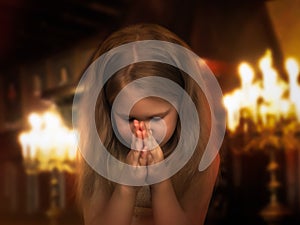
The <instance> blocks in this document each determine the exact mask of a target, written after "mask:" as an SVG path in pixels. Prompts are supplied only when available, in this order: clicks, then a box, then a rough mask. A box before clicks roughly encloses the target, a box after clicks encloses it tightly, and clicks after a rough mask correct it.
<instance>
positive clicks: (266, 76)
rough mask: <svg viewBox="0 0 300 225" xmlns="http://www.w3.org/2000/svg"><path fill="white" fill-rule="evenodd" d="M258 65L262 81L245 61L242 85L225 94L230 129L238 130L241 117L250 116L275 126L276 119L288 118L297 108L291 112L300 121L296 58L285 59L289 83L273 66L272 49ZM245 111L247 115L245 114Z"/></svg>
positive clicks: (264, 123)
mask: <svg viewBox="0 0 300 225" xmlns="http://www.w3.org/2000/svg"><path fill="white" fill-rule="evenodd" d="M258 67H259V69H260V71H261V73H262V80H255V75H254V69H253V68H252V67H251V66H250V65H249V64H248V63H246V62H242V63H241V64H240V65H239V67H238V71H239V75H240V80H241V87H239V88H237V89H235V90H233V91H232V92H231V93H228V94H226V95H225V96H224V99H223V101H224V105H225V108H226V109H227V121H228V129H229V130H230V131H235V130H236V128H237V127H238V125H239V122H240V119H241V117H242V116H247V117H248V118H249V119H251V120H252V121H254V122H255V123H258V122H260V123H261V124H262V125H263V126H275V123H276V122H278V121H279V120H280V119H281V118H287V117H288V116H289V115H290V114H291V111H292V109H294V111H295V112H292V113H294V114H296V115H297V119H298V121H300V85H299V84H298V76H299V66H298V64H297V62H296V60H294V59H288V60H286V70H287V72H288V74H289V83H286V82H285V81H284V80H282V79H280V77H279V76H278V73H277V71H276V70H275V69H274V68H273V65H272V54H271V51H270V50H267V51H266V53H265V55H264V56H263V57H262V58H261V59H260V60H259V63H258ZM286 92H289V99H287V98H285V97H284V96H285V93H286ZM245 111H246V112H247V113H246V115H245V114H243V112H245ZM242 114H243V115H242Z"/></svg>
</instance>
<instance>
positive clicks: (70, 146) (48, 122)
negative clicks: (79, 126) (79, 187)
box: [19, 111, 77, 170]
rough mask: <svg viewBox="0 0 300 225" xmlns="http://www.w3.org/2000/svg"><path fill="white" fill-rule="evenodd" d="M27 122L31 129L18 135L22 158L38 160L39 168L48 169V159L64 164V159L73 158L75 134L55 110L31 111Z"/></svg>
mask: <svg viewBox="0 0 300 225" xmlns="http://www.w3.org/2000/svg"><path fill="white" fill-rule="evenodd" d="M28 122H29V124H30V125H31V130H29V131H27V132H22V133H21V134H20V135H19V142H20V144H21V146H22V155H23V158H24V160H37V161H39V164H40V165H39V166H40V169H41V170H48V168H49V162H50V161H55V162H57V163H58V164H64V161H65V160H75V156H76V153H77V141H76V136H75V135H73V133H74V131H73V130H71V129H69V128H67V127H66V126H65V125H64V124H63V122H62V119H61V118H60V116H59V114H58V113H57V112H53V111H47V112H45V113H43V114H37V113H31V114H30V115H29V116H28ZM58 166H59V165H58Z"/></svg>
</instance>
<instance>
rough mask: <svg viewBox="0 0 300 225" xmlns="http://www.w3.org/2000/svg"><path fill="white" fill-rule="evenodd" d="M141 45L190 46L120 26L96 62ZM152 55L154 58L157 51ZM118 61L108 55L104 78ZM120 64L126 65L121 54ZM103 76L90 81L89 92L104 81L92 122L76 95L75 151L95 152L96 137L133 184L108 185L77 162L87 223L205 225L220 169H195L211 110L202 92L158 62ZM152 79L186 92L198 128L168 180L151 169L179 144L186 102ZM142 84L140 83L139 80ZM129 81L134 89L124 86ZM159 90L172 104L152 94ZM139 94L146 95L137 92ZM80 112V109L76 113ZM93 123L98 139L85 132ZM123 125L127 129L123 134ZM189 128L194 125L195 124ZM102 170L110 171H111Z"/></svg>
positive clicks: (149, 28)
mask: <svg viewBox="0 0 300 225" xmlns="http://www.w3.org/2000/svg"><path fill="white" fill-rule="evenodd" d="M143 40H159V41H164V42H171V43H174V44H177V45H180V46H183V47H186V48H188V46H187V45H186V44H185V43H184V42H183V41H182V40H180V39H179V38H178V37H177V36H176V35H175V34H173V33H171V32H170V31H168V30H167V29H165V28H163V27H161V26H158V25H153V24H139V25H134V26H130V27H126V28H123V29H121V30H119V31H117V32H115V33H113V34H112V35H111V36H109V37H108V38H107V39H106V40H105V41H104V42H103V43H102V45H101V46H100V48H99V49H98V50H97V52H96V54H95V57H94V60H96V59H98V58H99V57H100V56H101V55H102V54H104V53H106V52H108V51H110V50H112V49H114V48H116V47H119V46H122V45H124V44H127V43H132V42H136V41H143ZM132 51H133V52H134V51H137V50H136V49H133V50H132ZM151 54H154V55H155V54H156V52H155V51H154V52H153V53H151ZM135 55H136V57H139V52H137V53H136V52H134V56H135ZM167 55H168V54H167ZM106 57H109V56H106ZM122 57H124V55H120V56H119V55H118V54H116V55H113V56H111V58H108V59H107V60H106V61H105V62H106V64H105V63H104V64H101V65H99V66H98V67H99V69H100V70H102V71H104V72H103V74H107V73H109V72H108V71H109V69H108V67H109V66H108V64H109V63H112V62H113V61H114V60H120V58H121V59H122ZM170 57H172V56H171V55H170ZM123 60H126V56H125V58H124V59H123ZM98 67H97V68H98ZM105 76H106V75H100V76H96V77H94V78H93V80H91V86H92V87H96V86H97V85H99V83H101V82H102V84H103V88H102V89H101V91H100V93H99V92H98V93H99V95H98V97H97V102H96V104H95V116H94V118H93V119H92V120H88V119H85V112H84V110H86V108H87V107H86V105H85V104H86V102H87V101H88V100H89V99H87V98H85V97H82V99H80V105H79V106H77V107H78V109H79V113H78V117H79V118H80V121H79V122H78V124H79V125H78V127H80V128H81V131H79V133H80V142H81V143H80V147H81V151H85V152H88V151H90V150H91V149H93V148H95V143H96V138H100V140H101V142H102V143H103V145H104V147H105V149H107V151H108V152H109V153H110V155H111V158H112V159H113V158H116V159H118V160H119V161H120V162H123V163H125V164H126V165H129V166H131V168H133V169H132V170H130V171H126V172H125V170H121V171H122V173H121V174H120V177H121V178H122V179H123V180H126V179H127V178H128V179H129V177H131V178H133V180H132V181H133V184H132V182H131V183H130V182H127V183H126V182H116V181H111V180H110V179H107V178H106V176H105V174H99V173H97V172H96V171H95V168H94V166H93V165H92V166H91V164H90V163H87V161H86V160H84V159H83V160H81V168H80V176H79V180H78V184H79V185H78V187H79V188H78V193H79V199H80V203H81V206H82V210H83V216H84V222H85V224H86V225H132V224H139V225H146V224H148V225H150V224H153V225H154V224H155V225H166V224H172V225H201V224H203V223H204V221H205V216H206V213H207V210H208V206H209V202H210V199H211V195H212V191H213V188H214V185H215V181H216V177H217V174H218V169H219V156H218V155H217V157H215V158H214V160H213V161H212V163H211V164H210V166H209V167H208V168H207V169H206V170H204V171H202V172H199V171H198V165H199V162H200V159H201V157H202V155H203V153H204V149H205V147H206V145H207V142H208V138H209V134H210V130H211V127H210V122H211V116H210V110H209V107H208V102H207V100H206V99H205V97H204V94H203V92H202V91H201V89H200V88H199V86H198V85H197V84H196V82H195V81H194V80H193V79H191V78H190V77H189V76H188V75H187V74H186V73H184V72H183V71H182V70H180V69H178V68H177V67H174V66H172V65H170V64H167V63H161V62H156V61H141V62H137V63H133V64H130V65H128V66H125V67H123V68H120V69H119V70H118V71H117V72H116V73H114V74H113V76H111V77H109V78H107V77H105ZM156 78H159V79H161V80H163V81H165V80H166V79H168V80H170V81H172V82H171V83H170V85H169V86H172V87H176V88H179V89H178V90H180V89H182V90H184V91H185V92H186V93H187V94H188V95H189V97H190V98H191V100H192V102H193V104H194V106H195V109H196V112H197V117H198V118H199V126H200V127H199V130H201V132H199V133H198V132H193V133H195V136H197V143H196V146H195V150H194V152H193V154H192V157H190V158H189V160H188V162H187V163H185V165H184V166H183V167H182V168H181V169H180V170H179V171H177V172H175V173H174V175H173V176H171V177H166V178H165V177H164V176H163V173H164V171H163V170H158V169H157V168H161V167H155V166H156V165H160V166H161V165H164V162H165V160H167V159H168V158H170V157H171V155H172V154H173V153H174V149H176V146H177V145H178V144H179V143H180V142H181V140H180V135H181V131H183V126H184V122H186V121H183V120H182V118H181V117H180V116H179V113H178V112H179V111H180V110H181V109H184V108H185V107H183V105H184V104H185V102H186V101H185V100H183V97H182V96H183V94H182V93H178V92H177V91H176V90H177V89H176V88H175V89H172V88H171V89H168V88H167V89H166V90H161V89H164V88H160V87H161V86H160V85H161V83H164V82H156V83H155V82H154V81H155V79H156ZM142 79H144V81H145V80H146V82H145V83H143V82H142V83H138V82H139V81H140V80H142ZM134 82H137V83H134ZM131 83H134V85H131V86H130V84H131ZM169 86H168V84H167V87H169ZM169 90H170V91H169ZM174 90H175V91H174ZM144 91H145V92H144ZM147 91H149V92H147ZM160 91H162V93H164V94H166V96H168V97H166V98H169V99H170V100H166V98H164V97H161V96H160V94H156V93H157V92H160ZM140 92H143V93H144V94H142V95H141V94H140ZM145 93H146V94H145ZM147 93H150V94H149V95H147ZM151 93H152V94H151ZM116 102H118V104H115V103H116ZM128 102H129V103H130V104H131V105H130V107H129V106H128V104H129V103H128ZM80 110H83V112H81V113H80ZM190 120H191V121H192V118H190ZM93 122H96V128H97V132H98V133H97V136H98V137H94V136H93V135H92V134H91V131H90V127H91V126H92V124H91V123H93ZM187 122H188V121H187ZM128 124H129V128H130V129H126V128H128ZM189 126H193V122H192V123H190V125H189ZM191 136H193V135H191ZM183 141H186V142H188V141H187V140H183ZM184 150H185V149H181V150H180V151H181V152H184ZM101 160H102V161H101ZM176 163H177V162H176ZM176 163H175V164H176ZM95 164H98V165H99V164H101V165H102V164H105V165H106V167H110V166H111V165H112V164H110V160H103V158H102V159H101V158H99V162H98V161H97V160H95ZM106 172H107V174H109V173H110V169H109V168H108V169H107V171H106ZM160 175H161V176H163V177H164V178H163V179H160V180H159V181H158V182H157V179H156V177H159V176H160ZM128 179H127V180H128ZM140 181H141V182H140ZM134 182H136V184H137V185H135V183H134ZM140 184H144V185H140Z"/></svg>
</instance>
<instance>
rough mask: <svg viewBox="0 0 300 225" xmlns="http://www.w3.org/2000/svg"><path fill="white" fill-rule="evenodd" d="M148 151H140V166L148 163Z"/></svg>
mask: <svg viewBox="0 0 300 225" xmlns="http://www.w3.org/2000/svg"><path fill="white" fill-rule="evenodd" d="M147 155H148V153H147V151H144V150H143V151H141V152H140V157H139V164H140V166H146V165H147Z"/></svg>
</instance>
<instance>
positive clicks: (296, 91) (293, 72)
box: [285, 58, 300, 122]
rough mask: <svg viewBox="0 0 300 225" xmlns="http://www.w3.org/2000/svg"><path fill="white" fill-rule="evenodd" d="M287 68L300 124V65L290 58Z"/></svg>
mask: <svg viewBox="0 0 300 225" xmlns="http://www.w3.org/2000/svg"><path fill="white" fill-rule="evenodd" d="M285 67H286V70H287V73H288V77H289V92H290V96H289V98H290V100H291V102H292V103H294V105H295V108H296V114H297V120H298V121H299V122H300V99H299V98H300V85H299V84H298V76H299V65H298V63H297V62H296V60H295V59H293V58H288V59H287V60H286V62H285Z"/></svg>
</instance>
